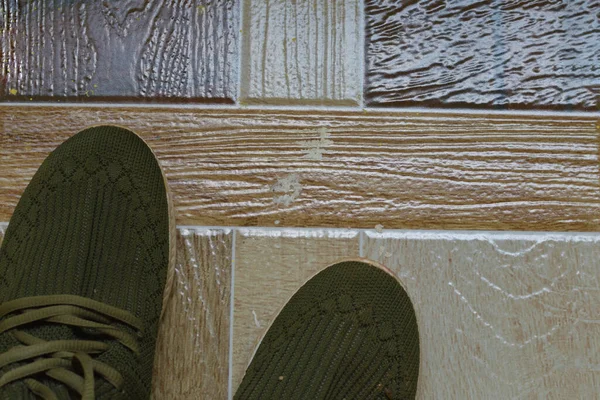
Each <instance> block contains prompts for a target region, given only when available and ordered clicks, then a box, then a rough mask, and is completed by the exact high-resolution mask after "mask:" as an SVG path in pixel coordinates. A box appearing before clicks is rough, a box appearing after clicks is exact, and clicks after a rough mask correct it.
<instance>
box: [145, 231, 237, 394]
mask: <svg viewBox="0 0 600 400" xmlns="http://www.w3.org/2000/svg"><path fill="white" fill-rule="evenodd" d="M232 237H233V232H232V230H231V229H225V230H223V229H204V228H197V229H188V228H181V229H179V230H178V236H177V264H176V269H175V272H176V279H175V285H176V287H175V288H174V290H173V294H172V296H171V298H170V301H169V303H168V305H167V306H166V307H167V308H166V311H165V315H164V318H163V321H162V324H161V327H160V331H159V339H158V344H157V347H156V358H155V363H154V364H155V366H154V379H153V381H152V386H153V394H154V399H156V400H158V399H215V400H219V399H227V395H228V394H227V385H228V379H229V332H230V331H229V329H230V321H229V316H230V299H231V291H230V290H231V250H232V247H231V245H232Z"/></svg>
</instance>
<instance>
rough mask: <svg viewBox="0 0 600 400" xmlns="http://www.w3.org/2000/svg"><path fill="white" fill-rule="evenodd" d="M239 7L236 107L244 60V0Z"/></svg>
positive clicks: (238, 105)
mask: <svg viewBox="0 0 600 400" xmlns="http://www.w3.org/2000/svg"><path fill="white" fill-rule="evenodd" d="M239 3H240V5H239V8H238V26H237V29H238V31H237V35H238V41H237V42H238V43H237V55H238V60H237V88H236V98H235V106H236V107H240V101H241V98H242V79H243V78H242V68H243V66H244V60H243V59H242V58H243V56H244V53H243V51H244V49H243V43H242V39H243V35H244V34H246V32H244V3H246V1H245V0H242V1H240V2H239Z"/></svg>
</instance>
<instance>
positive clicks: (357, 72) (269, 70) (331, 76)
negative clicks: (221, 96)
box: [241, 0, 364, 105]
mask: <svg viewBox="0 0 600 400" xmlns="http://www.w3.org/2000/svg"><path fill="white" fill-rule="evenodd" d="M361 8H362V1H361V0H315V1H296V0H269V1H264V0H245V2H244V20H243V34H242V69H241V74H242V76H241V78H242V81H241V92H242V93H241V97H242V99H241V101H242V102H246V103H263V104H265V103H270V104H285V103H288V104H289V103H310V104H316V103H317V104H318V103H322V104H336V105H342V104H346V105H353V104H358V103H359V101H360V96H361V94H362V81H363V77H362V64H363V47H364V46H363V42H362V34H363V33H362V21H361V19H362V18H361V13H360V9H361Z"/></svg>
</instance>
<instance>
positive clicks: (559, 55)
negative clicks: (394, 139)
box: [365, 0, 600, 110]
mask: <svg viewBox="0 0 600 400" xmlns="http://www.w3.org/2000/svg"><path fill="white" fill-rule="evenodd" d="M365 3H366V13H365V14H366V42H367V46H366V49H367V50H366V51H367V55H366V58H367V61H366V62H367V67H366V69H367V73H366V87H365V92H366V96H365V97H366V99H367V102H368V104H369V105H372V106H390V105H394V106H434V107H437V106H446V107H447V106H452V107H465V106H466V107H474V106H477V107H501V108H558V109H586V110H587V109H595V108H596V107H598V104H599V102H598V99H599V94H600V22H599V21H600V15H599V14H598V10H599V9H600V2H599V1H598V0H574V1H563V0H517V1H501V0H484V1H477V2H474V1H470V0H456V1H445V0H424V1H412V0H410V1H408V0H386V1H381V0H366V1H365Z"/></svg>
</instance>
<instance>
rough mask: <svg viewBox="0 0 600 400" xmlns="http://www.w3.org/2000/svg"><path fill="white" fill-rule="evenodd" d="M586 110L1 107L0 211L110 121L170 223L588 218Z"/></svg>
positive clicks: (522, 226) (596, 213)
mask: <svg viewBox="0 0 600 400" xmlns="http://www.w3.org/2000/svg"><path fill="white" fill-rule="evenodd" d="M597 123H598V122H597V120H596V118H594V116H577V115H568V114H557V115H544V116H528V115H498V114H494V115H491V114H479V115H478V114H459V113H457V114H443V113H405V112H359V111H357V112H339V111H330V110H329V111H323V112H319V111H304V112H303V111H285V110H272V111H265V110H233V109H231V110H224V109H220V110H201V109H189V108H187V109H186V108H167V109H161V108H155V107H145V108H144V107H136V108H123V107H104V108H102V107H74V106H71V107H54V106H53V107H35V106H18V107H17V106H7V105H4V106H2V107H0V169H1V171H2V173H1V174H0V221H7V220H8V218H9V217H10V215H11V213H12V210H13V208H14V207H15V205H16V203H17V201H18V199H19V196H20V195H21V193H22V191H23V190H24V188H25V186H26V185H27V183H28V181H29V180H30V179H31V177H32V176H33V174H34V173H35V171H36V169H37V168H38V166H39V165H40V163H41V162H42V160H43V159H44V157H46V155H47V154H48V153H49V152H50V151H51V150H52V149H54V148H55V147H56V146H58V145H59V144H60V143H62V142H63V141H64V140H65V139H67V138H68V137H70V136H71V135H73V134H75V133H76V132H77V131H79V130H81V129H83V128H85V127H88V126H90V125H95V124H118V125H122V126H125V127H128V128H131V129H133V130H134V131H136V132H138V133H139V134H140V135H141V136H142V137H143V138H145V139H146V140H147V141H148V143H149V144H150V145H151V146H152V147H153V148H154V150H155V151H156V153H157V155H158V157H159V159H160V161H161V162H162V164H163V165H164V167H165V169H166V173H167V177H168V179H169V183H170V186H171V188H172V191H173V193H174V196H175V206H176V208H177V212H178V223H179V224H185V225H196V224H197V225H221V226H319V227H355V228H373V227H375V226H376V225H378V224H380V225H383V226H384V227H385V228H422V229H442V228H448V229H490V230H539V231H553V230H558V231H594V230H597V229H598V228H599V227H600V163H599V160H598V143H599V134H600V130H599V128H597V126H600V125H597Z"/></svg>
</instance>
